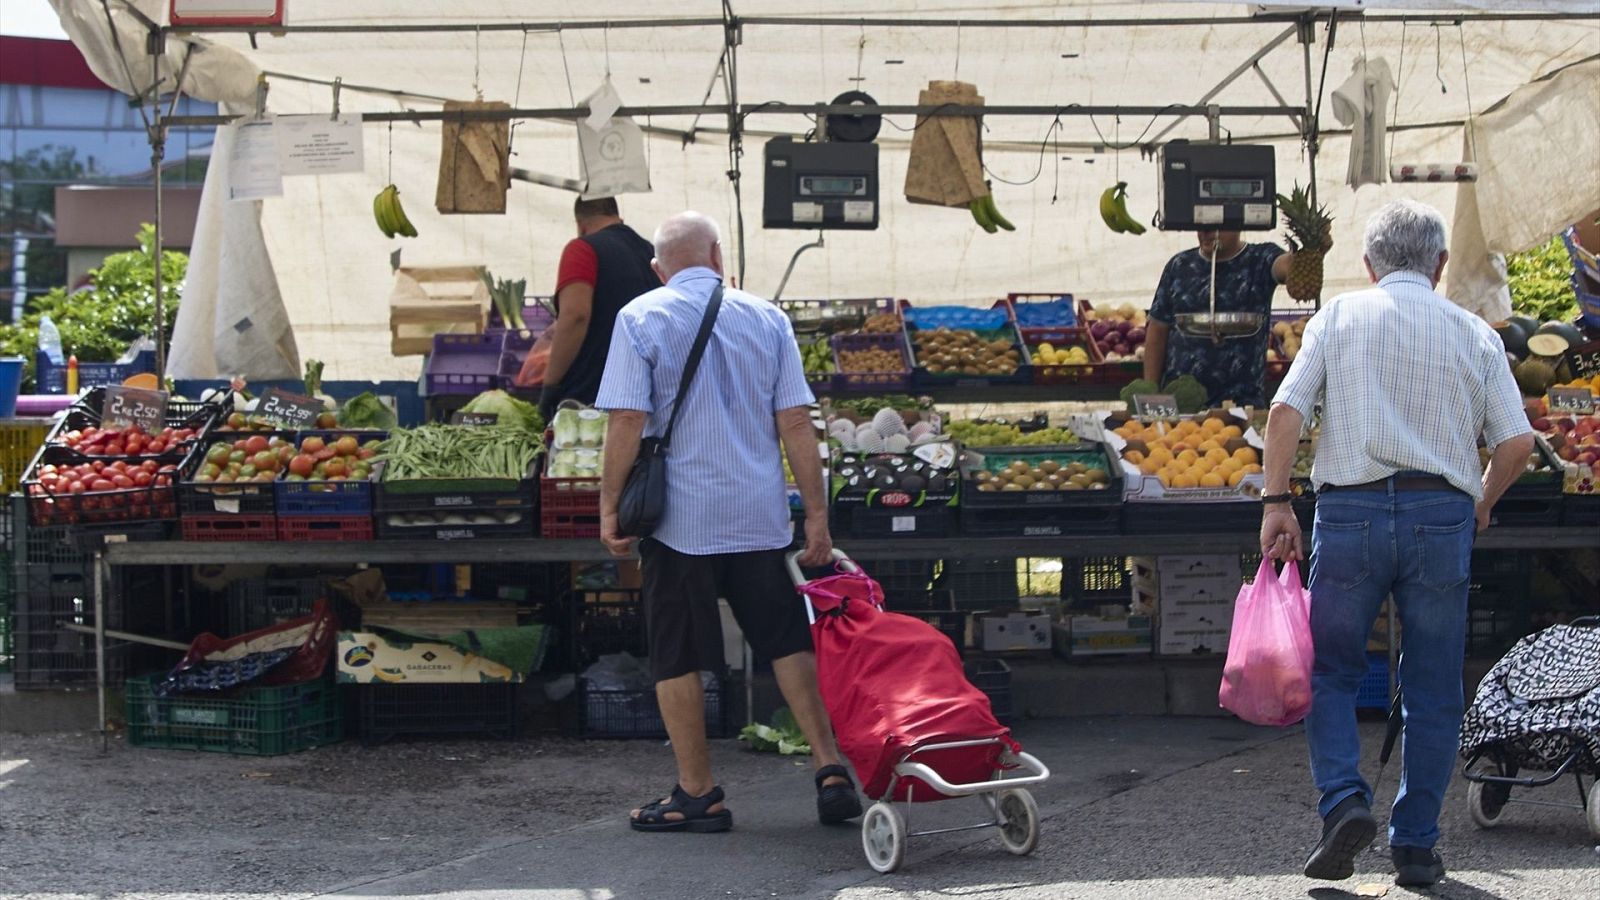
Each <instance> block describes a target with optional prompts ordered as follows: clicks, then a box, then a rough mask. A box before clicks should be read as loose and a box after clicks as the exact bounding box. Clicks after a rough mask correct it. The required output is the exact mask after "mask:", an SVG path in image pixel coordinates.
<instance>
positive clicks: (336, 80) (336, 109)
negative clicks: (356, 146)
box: [328, 76, 344, 122]
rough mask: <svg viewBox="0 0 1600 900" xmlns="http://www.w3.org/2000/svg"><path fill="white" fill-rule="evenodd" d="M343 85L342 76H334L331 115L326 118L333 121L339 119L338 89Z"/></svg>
mask: <svg viewBox="0 0 1600 900" xmlns="http://www.w3.org/2000/svg"><path fill="white" fill-rule="evenodd" d="M343 87H344V77H343V76H339V77H336V78H334V79H333V115H331V116H329V117H328V118H329V119H331V120H333V121H335V122H337V121H339V90H340V89H341V88H343Z"/></svg>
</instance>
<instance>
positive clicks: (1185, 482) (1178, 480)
mask: <svg viewBox="0 0 1600 900" xmlns="http://www.w3.org/2000/svg"><path fill="white" fill-rule="evenodd" d="M1171 486H1172V487H1175V488H1179V489H1182V488H1192V487H1197V486H1199V481H1198V480H1196V479H1195V477H1194V476H1193V475H1177V476H1174V477H1173V479H1172V485H1171Z"/></svg>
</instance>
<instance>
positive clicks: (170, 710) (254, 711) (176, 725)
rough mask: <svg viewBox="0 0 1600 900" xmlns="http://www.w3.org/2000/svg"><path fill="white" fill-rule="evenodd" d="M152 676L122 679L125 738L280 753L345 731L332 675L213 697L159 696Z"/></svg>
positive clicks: (157, 744)
mask: <svg viewBox="0 0 1600 900" xmlns="http://www.w3.org/2000/svg"><path fill="white" fill-rule="evenodd" d="M156 680H157V679H156V678H154V677H144V678H130V679H129V680H128V682H127V685H126V692H125V698H126V700H125V703H126V714H127V719H128V743H129V744H132V745H133V746H135V747H149V748H152V749H162V750H201V751H206V752H211V753H231V754H235V755H241V756H278V755H281V754H284V753H294V752H297V751H300V750H310V749H312V748H313V747H322V746H326V745H328V744H334V743H337V742H339V741H340V740H341V739H343V737H344V712H343V709H342V707H341V706H340V704H339V695H338V692H337V691H336V690H335V686H334V684H333V681H332V680H331V679H318V680H316V681H310V682H306V683H304V684H294V685H286V686H283V687H256V688H249V687H247V688H242V689H239V690H236V691H233V692H230V693H229V694H228V695H226V696H216V697H213V696H200V695H194V694H179V695H174V696H171V697H157V696H156V695H155V691H154V689H153V686H154V684H155V682H156Z"/></svg>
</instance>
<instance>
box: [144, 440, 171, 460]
mask: <svg viewBox="0 0 1600 900" xmlns="http://www.w3.org/2000/svg"><path fill="white" fill-rule="evenodd" d="M144 452H146V453H148V454H150V455H151V456H157V455H160V454H162V453H165V452H167V445H166V442H164V441H162V440H161V439H159V438H157V439H156V440H153V441H151V442H150V443H148V444H146V445H145V448H144Z"/></svg>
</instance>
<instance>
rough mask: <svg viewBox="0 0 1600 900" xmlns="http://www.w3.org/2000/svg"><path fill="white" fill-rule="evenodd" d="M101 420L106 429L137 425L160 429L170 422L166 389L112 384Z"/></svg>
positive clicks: (108, 387) (148, 430)
mask: <svg viewBox="0 0 1600 900" xmlns="http://www.w3.org/2000/svg"><path fill="white" fill-rule="evenodd" d="M100 421H101V423H102V424H104V425H105V427H107V428H128V427H131V426H134V425H138V426H139V427H140V428H143V429H144V430H145V431H147V432H149V433H151V434H154V433H156V432H159V431H160V430H161V429H162V428H164V427H165V426H166V423H167V392H166V391H147V390H143V389H140V388H130V387H122V386H121V385H109V386H107V387H106V397H105V401H104V403H102V404H101V406H100Z"/></svg>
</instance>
